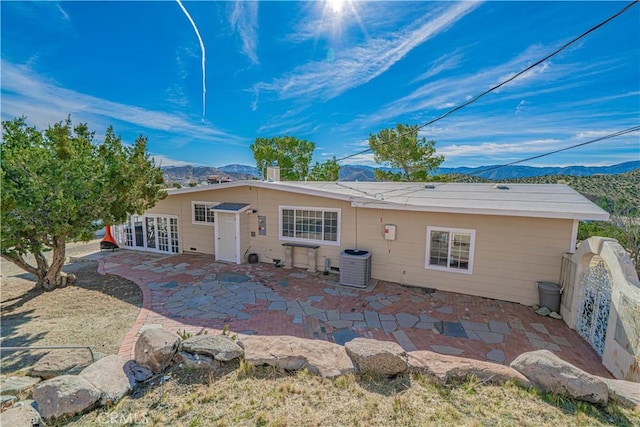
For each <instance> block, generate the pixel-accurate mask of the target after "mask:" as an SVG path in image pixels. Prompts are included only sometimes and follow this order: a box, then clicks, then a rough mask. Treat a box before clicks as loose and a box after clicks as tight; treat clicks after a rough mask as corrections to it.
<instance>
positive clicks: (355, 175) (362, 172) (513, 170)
mask: <svg viewBox="0 0 640 427" xmlns="http://www.w3.org/2000/svg"><path fill="white" fill-rule="evenodd" d="M494 167H496V166H480V167H476V168H468V167H460V168H440V169H439V170H438V172H437V173H438V174H442V175H451V174H460V175H472V176H477V177H480V178H485V179H492V180H505V179H514V178H528V177H536V176H545V175H552V176H557V175H562V176H565V175H572V176H589V175H598V174H605V175H617V174H621V173H625V172H630V171H633V170H637V169H640V161H631V162H625V163H619V164H617V165H611V166H566V167H534V166H505V167H500V168H496V169H492V170H489V171H487V172H483V173H478V172H480V171H482V170H485V169H491V168H494ZM375 169H376V168H374V167H371V166H361V165H345V166H342V167H341V168H340V181H375V179H374V177H373V176H374V175H373V174H374V170H375ZM379 169H382V170H386V171H389V170H391V171H394V172H395V171H397V169H391V168H379Z"/></svg>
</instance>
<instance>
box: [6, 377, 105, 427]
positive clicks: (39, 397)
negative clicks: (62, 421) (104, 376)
mask: <svg viewBox="0 0 640 427" xmlns="http://www.w3.org/2000/svg"><path fill="white" fill-rule="evenodd" d="M100 394H101V393H100V390H98V389H97V388H96V387H95V386H94V385H93V384H91V383H90V382H89V381H87V380H86V379H84V378H82V377H80V376H77V375H61V376H59V377H55V378H52V379H50V380H46V381H43V382H41V383H40V384H38V385H37V386H36V388H35V390H33V400H35V401H36V403H37V404H38V410H39V411H40V413H41V414H42V416H43V417H44V418H46V419H54V418H59V417H67V416H73V415H75V414H80V413H82V412H85V411H87V410H90V409H93V407H95V405H96V403H97V402H98V400H99V399H100ZM3 423H4V420H3Z"/></svg>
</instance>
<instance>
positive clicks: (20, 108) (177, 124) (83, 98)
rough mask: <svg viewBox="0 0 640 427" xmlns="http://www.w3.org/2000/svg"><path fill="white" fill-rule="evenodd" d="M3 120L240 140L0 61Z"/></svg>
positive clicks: (187, 120)
mask: <svg viewBox="0 0 640 427" xmlns="http://www.w3.org/2000/svg"><path fill="white" fill-rule="evenodd" d="M1 64H2V117H3V119H12V118H13V117H17V116H22V115H26V116H28V119H29V123H32V124H34V125H36V126H38V127H46V126H48V125H49V124H52V123H54V122H58V121H60V120H62V119H64V115H66V114H71V115H72V116H74V117H75V118H76V119H75V120H82V121H87V120H88V119H92V120H94V121H97V122H99V123H101V124H111V122H113V120H118V121H121V122H124V123H129V124H132V125H135V126H136V127H142V128H146V129H153V130H161V131H171V132H172V133H175V134H179V135H182V136H183V138H184V140H185V141H188V140H190V139H197V140H200V141H202V140H206V141H208V142H212V143H220V142H224V143H240V138H239V137H236V136H233V135H230V134H228V133H225V132H223V131H221V130H218V129H216V128H215V127H214V126H211V124H210V123H199V122H195V123H192V122H191V121H190V120H189V119H188V118H187V117H184V116H181V115H179V114H176V113H171V114H169V113H166V112H163V111H154V110H147V109H144V108H141V107H137V106H133V105H127V104H121V103H117V102H113V101H108V100H105V99H102V98H97V97H94V96H91V95H86V94H83V93H79V92H76V91H73V90H69V89H65V88H63V87H60V86H58V85H57V84H56V83H55V82H52V81H48V80H46V79H44V78H43V77H41V76H39V75H38V74H36V73H35V72H34V71H33V70H31V69H30V68H29V67H26V66H23V65H16V64H12V63H10V62H8V61H5V60H2V63H1Z"/></svg>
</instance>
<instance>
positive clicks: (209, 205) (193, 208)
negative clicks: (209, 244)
mask: <svg viewBox="0 0 640 427" xmlns="http://www.w3.org/2000/svg"><path fill="white" fill-rule="evenodd" d="M219 204H220V203H219V202H197V201H193V200H192V201H191V223H192V224H194V225H208V226H210V227H213V225H214V222H215V221H212V222H209V221H196V205H204V206H205V211H206V212H207V213H206V214H205V215H209V214H210V215H211V218H213V217H214V216H213V211H211V208H212V207H214V206H217V205H219Z"/></svg>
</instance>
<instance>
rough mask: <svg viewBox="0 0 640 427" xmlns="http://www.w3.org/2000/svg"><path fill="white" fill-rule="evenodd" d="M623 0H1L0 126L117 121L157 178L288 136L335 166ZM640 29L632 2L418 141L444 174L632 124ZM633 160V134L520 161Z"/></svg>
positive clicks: (239, 158) (525, 61)
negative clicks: (155, 165) (431, 146)
mask: <svg viewBox="0 0 640 427" xmlns="http://www.w3.org/2000/svg"><path fill="white" fill-rule="evenodd" d="M626 4H628V2H617V1H607V2H591V1H587V2H582V1H568V2H555V1H538V2H506V1H488V2H482V3H481V2H477V3H471V2H455V1H448V2H423V1H410V2H398V1H394V2H363V1H360V2H351V1H348V0H346V1H340V0H332V1H318V2H280V1H261V2H231V1H228V2H204V1H201V2H187V1H185V2H182V3H179V2H175V1H158V2H151V1H146V2H124V1H122V2H119V1H112V2H82V1H73V2H21V1H3V2H2V3H1V5H0V7H1V13H2V18H1V19H2V20H1V24H2V27H1V28H2V33H1V37H2V40H1V41H2V45H1V48H2V63H1V66H2V69H1V72H2V74H1V86H2V101H1V113H2V119H3V120H8V119H12V118H13V117H16V116H21V115H26V116H27V118H28V121H29V122H30V123H31V124H34V125H36V126H38V127H42V128H44V127H46V126H47V125H48V124H50V123H54V122H57V121H60V120H62V119H64V118H65V117H66V115H67V114H68V113H70V114H71V116H72V119H73V120H74V122H78V121H82V122H88V124H89V126H90V128H92V129H94V130H96V133H97V135H102V134H104V130H105V129H106V127H107V126H108V125H110V124H112V125H113V126H114V128H115V131H116V132H117V133H119V134H120V135H122V137H123V139H124V140H125V141H132V140H133V139H134V138H135V137H136V136H137V135H138V134H143V135H146V136H148V138H149V146H148V149H149V151H150V152H151V153H152V154H153V155H154V156H156V159H157V160H158V162H159V163H161V164H162V165H165V166H167V165H180V164H200V165H208V166H221V165H225V164H229V163H243V164H254V161H253V157H252V155H251V151H250V149H249V145H250V144H251V143H252V142H253V140H254V139H255V138H256V137H272V136H280V135H293V136H296V137H298V138H302V139H307V140H310V141H313V142H315V143H316V151H315V154H314V160H318V161H323V160H326V159H327V158H330V157H331V156H336V157H338V158H340V157H343V156H346V155H349V154H352V153H354V152H357V151H360V150H362V149H364V148H366V147H367V139H368V136H369V134H370V133H376V132H378V131H379V130H381V129H383V128H386V127H392V126H394V125H395V124H396V123H399V122H400V123H409V124H420V123H424V122H426V121H428V120H430V119H432V118H434V117H437V116H439V115H440V114H442V113H444V112H446V111H447V110H448V109H450V108H452V107H453V106H456V105H458V104H460V103H463V102H465V101H466V100H468V99H469V98H470V97H472V96H475V95H477V94H479V93H480V92H482V91H484V90H486V89H488V88H489V87H491V86H493V85H495V84H497V83H499V82H500V81H502V80H504V79H505V78H508V77H509V76H511V75H512V74H514V73H516V72H518V71H520V70H521V69H523V68H525V67H526V66H528V65H529V64H531V63H533V62H535V61H537V60H538V59H540V58H542V57H544V56H545V55H546V54H548V53H550V52H551V51H553V50H554V49H556V48H558V47H559V46H561V45H562V44H564V43H565V42H567V41H569V40H570V39H572V38H573V37H575V36H577V35H578V34H580V33H582V32H583V31H585V30H587V29H588V28H590V27H591V26H593V25H595V24H597V23H599V22H600V21H602V20H604V19H606V18H607V17H609V16H610V15H612V14H613V13H615V12H616V11H618V10H619V9H621V8H622V7H624V5H626ZM183 8H184V9H183ZM187 15H188V16H189V17H190V18H191V19H192V20H193V23H194V24H195V27H196V28H197V33H196V30H195V29H194V27H193V26H192V24H191V22H190V19H189V18H188V16H187ZM639 22H640V5H636V6H634V7H632V8H631V9H630V10H629V11H628V12H626V13H625V14H623V15H622V16H620V17H618V18H616V19H615V20H613V21H612V22H610V23H609V24H607V25H606V26H604V27H602V28H600V29H599V30H597V31H595V32H594V33H592V34H590V35H589V36H587V37H586V38H584V39H582V40H581V41H580V42H578V43H577V44H575V45H573V46H571V47H570V48H569V49H567V50H565V51H564V52H562V53H561V54H559V55H558V56H555V57H554V58H552V59H551V60H549V61H548V62H545V63H544V64H542V65H541V66H539V67H537V68H535V69H534V70H532V71H531V72H529V73H527V74H526V75H524V76H522V77H521V78H519V79H518V80H516V81H514V82H512V83H510V84H508V85H506V86H504V87H503V88H501V89H500V90H498V91H496V92H494V93H491V94H489V95H487V96H486V97H484V98H482V99H481V100H479V101H478V102H476V103H474V104H472V105H470V106H469V107H466V108H464V109H463V110H461V111H459V112H457V113H455V114H453V115H451V116H449V117H447V118H445V119H443V120H441V121H439V122H437V123H435V124H434V125H432V126H429V127H426V128H424V129H423V131H422V132H421V134H422V135H424V136H426V137H427V138H428V139H434V140H435V141H436V149H437V151H438V153H439V154H444V155H445V159H446V160H445V163H444V164H443V166H447V167H455V166H480V165H488V164H500V163H507V162H511V161H514V160H519V159H522V158H525V157H530V156H533V155H536V154H540V153H543V152H547V151H551V150H554V149H558V148H562V147H566V146H569V145H572V144H576V143H580V142H584V141H588V140H589V139H593V138H596V137H599V136H603V135H606V134H609V133H613V132H616V131H619V130H622V129H625V128H629V127H632V126H636V125H638V124H640V25H639ZM198 35H199V36H200V37H198ZM200 39H201V41H202V46H204V52H205V55H204V66H203V52H202V48H201V43H200ZM203 72H204V83H205V86H206V93H205V92H204V90H203ZM638 159H640V134H639V133H637V132H636V133H633V134H629V135H626V136H622V137H619V138H615V139H611V140H607V141H604V142H600V143H596V144H591V145H588V146H585V147H582V148H579V149H575V150H570V151H567V152H565V153H561V154H558V155H554V156H549V157H546V158H543V159H539V160H536V161H534V162H530V163H526V164H527V165H530V166H540V165H573V164H582V165H607V164H613V163H619V162H623V161H628V160H638ZM347 162H349V163H358V164H369V165H371V164H373V163H372V156H371V155H370V154H363V155H361V156H357V157H354V158H351V159H349V160H348V161H347Z"/></svg>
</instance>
